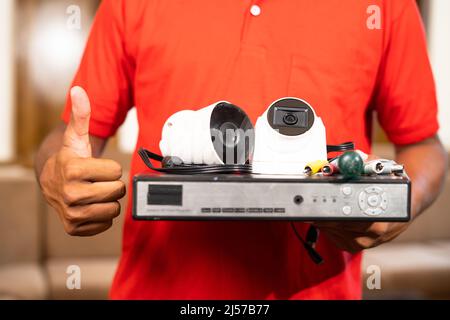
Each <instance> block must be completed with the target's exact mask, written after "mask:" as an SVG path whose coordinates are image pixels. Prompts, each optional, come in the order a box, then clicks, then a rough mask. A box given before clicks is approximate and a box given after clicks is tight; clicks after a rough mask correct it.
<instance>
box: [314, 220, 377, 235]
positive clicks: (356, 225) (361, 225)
mask: <svg viewBox="0 0 450 320" xmlns="http://www.w3.org/2000/svg"><path fill="white" fill-rule="evenodd" d="M373 224H374V223H373V222H357V221H352V222H351V223H349V222H335V221H318V222H315V223H314V224H313V225H314V226H315V227H317V228H327V229H336V230H338V231H339V230H340V231H356V232H361V233H363V232H366V231H367V230H369V229H370V228H371V226H372V225H373Z"/></svg>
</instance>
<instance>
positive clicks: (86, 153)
mask: <svg viewBox="0 0 450 320" xmlns="http://www.w3.org/2000/svg"><path fill="white" fill-rule="evenodd" d="M70 99H71V102H72V114H71V116H70V121H69V124H68V125H67V128H66V131H65V133H64V146H65V147H67V148H69V149H71V150H72V151H73V152H75V153H76V154H77V155H78V156H79V157H83V158H88V157H91V155H92V152H91V145H90V142H89V120H90V117H91V105H90V102H89V97H88V95H87V93H86V91H84V90H83V89H82V88H81V87H73V88H72V90H70Z"/></svg>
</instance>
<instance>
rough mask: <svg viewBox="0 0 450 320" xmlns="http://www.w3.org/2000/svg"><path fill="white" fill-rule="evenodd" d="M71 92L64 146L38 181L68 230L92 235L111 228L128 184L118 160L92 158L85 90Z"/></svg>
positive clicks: (45, 168) (50, 159) (88, 110)
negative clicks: (70, 108) (69, 114)
mask: <svg viewBox="0 0 450 320" xmlns="http://www.w3.org/2000/svg"><path fill="white" fill-rule="evenodd" d="M70 95H71V99H72V115H71V119H70V122H69V124H68V125H67V128H66V130H65V132H64V135H63V141H62V147H61V148H60V149H59V151H57V152H56V153H54V154H53V155H51V156H50V157H49V158H48V159H47V161H46V162H45V164H44V166H43V167H42V171H41V173H40V175H39V182H40V185H41V188H42V191H43V194H44V196H45V198H46V199H47V201H48V202H49V204H50V205H51V206H52V207H53V208H55V209H56V210H57V212H58V214H59V217H60V219H61V221H62V223H63V226H64V229H65V230H66V232H67V233H68V234H70V235H73V236H91V235H95V234H98V233H100V232H103V231H105V230H107V229H109V228H110V227H111V225H112V223H113V219H114V218H116V217H117V216H118V215H119V214H120V204H119V202H118V200H119V199H120V198H122V197H123V196H124V195H125V184H124V183H123V182H122V181H121V180H119V179H120V177H121V176H122V168H121V166H120V165H119V164H118V163H117V162H115V161H113V160H108V159H95V158H92V147H91V143H90V140H89V119H90V114H91V107H90V103H89V98H88V96H87V94H86V92H85V91H84V90H83V89H81V88H80V87H74V88H73V89H72V90H71V93H70Z"/></svg>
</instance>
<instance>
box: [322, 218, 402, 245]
mask: <svg viewBox="0 0 450 320" xmlns="http://www.w3.org/2000/svg"><path fill="white" fill-rule="evenodd" d="M313 225H314V226H315V227H317V228H318V229H319V230H321V231H323V232H324V234H326V236H327V237H328V238H329V239H330V240H331V241H333V243H334V244H335V245H336V246H337V247H338V248H340V249H342V250H345V251H348V252H351V253H356V252H359V251H361V250H364V249H369V248H373V247H376V246H378V245H380V244H381V243H384V242H388V241H390V240H392V239H394V238H395V237H397V236H398V235H399V234H400V233H402V232H403V231H404V230H406V228H407V226H408V225H409V224H408V223H391V222H318V223H314V224H313Z"/></svg>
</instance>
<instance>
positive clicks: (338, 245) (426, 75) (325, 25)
mask: <svg viewBox="0 0 450 320" xmlns="http://www.w3.org/2000/svg"><path fill="white" fill-rule="evenodd" d="M73 84H74V86H76V87H74V88H73V89H72V90H71V94H70V98H69V99H68V102H67V105H66V108H65V111H64V113H63V120H64V121H65V123H67V125H66V124H61V125H60V126H59V127H58V128H56V129H55V130H54V131H53V132H52V133H50V135H49V136H48V137H47V139H46V140H45V141H44V143H43V145H42V146H41V148H40V150H39V153H38V156H37V160H36V171H37V176H38V177H39V182H40V184H41V187H42V190H43V193H44V195H45V196H46V198H47V200H48V201H49V203H50V204H51V205H52V206H53V207H55V208H56V210H57V211H58V214H59V216H60V218H61V220H62V223H63V226H64V228H65V230H66V231H67V232H68V233H69V234H71V235H77V236H91V235H94V234H97V233H100V232H102V231H104V230H106V229H108V228H109V227H110V226H111V224H112V221H113V219H114V218H115V217H116V216H117V215H118V214H119V212H120V207H119V205H118V203H117V200H118V199H119V198H120V197H122V196H123V195H124V193H125V187H124V184H123V182H121V181H120V180H119V179H120V175H121V168H120V166H119V165H118V164H117V163H116V162H114V161H113V160H107V159H99V158H98V157H99V156H100V155H101V153H102V150H103V148H104V146H105V144H106V141H107V140H108V138H109V137H111V136H112V135H114V134H115V132H116V130H117V128H118V127H119V126H120V125H121V123H122V122H123V121H124V119H125V116H126V114H127V112H128V110H129V109H130V108H132V107H133V106H134V107H136V109H137V114H138V120H139V127H140V130H139V138H138V142H137V146H136V147H141V146H143V147H146V148H148V149H150V150H158V142H159V140H160V134H161V128H162V126H163V123H164V121H165V120H166V119H167V118H168V117H169V116H170V115H172V114H173V113H174V112H176V111H179V110H182V109H199V108H202V107H204V106H207V105H209V104H211V103H213V102H215V101H218V100H228V101H231V102H233V103H234V104H236V105H239V106H241V107H242V108H244V109H245V111H246V112H247V113H248V114H249V116H250V117H251V119H252V120H253V121H255V120H256V118H257V116H259V115H260V114H262V113H263V112H264V110H265V109H266V108H267V106H268V105H269V104H270V103H271V102H272V101H274V100H276V99H278V98H281V97H284V96H294V97H299V98H302V99H305V100H306V101H308V102H309V103H310V104H311V105H312V106H313V107H314V108H315V110H316V112H317V113H318V115H319V116H320V117H321V118H322V119H323V121H324V124H325V126H326V129H327V139H328V143H329V144H337V143H342V142H344V141H348V140H351V141H354V142H355V143H356V146H357V147H358V148H359V149H361V150H363V151H365V152H367V153H370V145H371V129H372V127H371V123H372V114H373V112H374V111H375V112H376V114H377V116H378V119H379V121H380V123H381V125H382V126H383V128H384V130H385V131H386V133H387V136H388V137H389V139H390V140H391V141H392V142H393V143H394V144H395V146H396V154H397V160H398V162H401V163H404V164H405V165H406V168H407V170H408V173H409V174H410V176H411V179H412V181H413V183H412V185H413V191H412V211H413V216H414V217H417V216H418V215H419V213H421V212H422V211H423V210H424V209H425V208H426V207H427V206H429V205H430V204H431V202H432V201H433V200H434V199H435V198H436V196H437V194H438V192H439V189H440V186H441V184H442V181H443V178H444V172H445V170H446V156H445V152H444V151H443V149H442V147H441V144H440V142H439V140H438V138H437V137H436V132H437V130H438V123H437V120H436V113H437V106H436V99H435V88H434V83H433V77H432V73H431V70H430V65H429V61H428V57H427V52H426V45H425V40H424V32H423V27H422V23H421V20H420V17H419V13H418V10H417V7H416V4H415V2H414V1H413V0H396V1H383V0H351V1H345V2H342V1H340V0H327V1H306V0H282V1H275V0H259V1H258V0H242V1H220V2H219V1H211V0H198V1H175V0H149V1H144V0H142V1H140V0H135V1H125V0H104V1H102V4H101V6H100V9H99V10H98V13H97V16H96V19H95V22H94V24H93V27H92V31H91V34H90V38H89V41H88V43H87V47H86V50H85V54H84V57H83V59H82V61H81V65H80V68H79V70H78V72H77V74H76V77H75V80H74V82H73ZM80 87H83V88H84V89H85V90H83V89H81V88H80ZM86 92H87V94H86ZM144 169H145V166H144V164H143V163H142V162H141V161H140V160H139V159H138V158H137V156H136V154H134V156H133V161H132V167H131V176H133V175H134V174H135V173H137V172H139V171H141V170H144ZM132 192H133V190H131V187H130V189H129V190H128V197H129V199H131V198H132V196H131V193H132ZM318 226H319V227H320V228H321V230H323V231H324V232H323V235H324V236H322V237H320V239H319V242H318V244H317V250H318V251H319V252H320V253H321V254H322V255H323V257H324V259H325V263H323V264H322V265H315V264H314V263H313V262H312V261H311V260H310V259H309V257H308V255H307V254H306V252H305V251H304V250H302V247H301V246H300V245H299V243H298V241H297V239H296V237H295V235H294V234H293V232H292V230H291V229H290V227H289V223H287V222H263V223H261V222H241V221H240V222H237V221H229V222H214V221H209V222H198V221H197V222H167V221H158V222H138V221H133V220H132V217H131V201H129V203H128V208H127V210H126V217H125V227H124V235H123V250H122V256H121V259H120V264H119V267H118V270H117V273H116V276H115V279H114V283H113V286H112V289H111V297H112V298H148V299H229V298H233V299H271V298H274V299H303V298H309V299H320V298H323V299H358V298H360V297H361V270H360V263H361V250H363V249H365V248H370V247H374V246H376V245H379V244H381V243H383V242H386V241H389V240H391V239H393V238H394V237H396V236H397V235H398V234H399V233H401V232H402V231H403V230H405V229H406V228H407V226H408V224H399V223H373V224H365V223H358V224H354V223H347V224H346V223H322V224H318ZM298 229H299V231H300V232H301V233H304V232H305V230H306V226H305V225H304V224H301V223H299V224H298Z"/></svg>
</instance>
